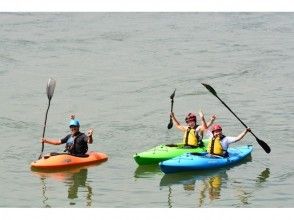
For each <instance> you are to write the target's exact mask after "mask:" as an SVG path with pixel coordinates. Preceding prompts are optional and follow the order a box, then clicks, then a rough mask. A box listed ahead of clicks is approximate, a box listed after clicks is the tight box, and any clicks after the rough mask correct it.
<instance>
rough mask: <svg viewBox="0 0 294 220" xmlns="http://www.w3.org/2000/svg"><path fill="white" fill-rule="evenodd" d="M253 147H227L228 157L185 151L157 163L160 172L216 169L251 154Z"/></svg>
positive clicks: (232, 163) (234, 162)
mask: <svg viewBox="0 0 294 220" xmlns="http://www.w3.org/2000/svg"><path fill="white" fill-rule="evenodd" d="M252 150H253V147H252V146H251V145H246V146H240V147H237V148H233V147H229V148H228V153H229V157H227V158H224V157H212V156H211V155H210V154H206V153H200V154H197V153H196V154H193V153H186V154H183V155H181V156H178V157H174V158H172V159H170V160H166V161H163V162H160V163H159V166H160V169H161V171H162V172H164V173H166V174H169V173H176V172H184V171H193V170H207V169H216V168H220V167H225V166H230V165H234V164H236V163H238V162H240V161H242V160H243V159H245V158H246V157H247V156H249V155H250V154H251V152H252Z"/></svg>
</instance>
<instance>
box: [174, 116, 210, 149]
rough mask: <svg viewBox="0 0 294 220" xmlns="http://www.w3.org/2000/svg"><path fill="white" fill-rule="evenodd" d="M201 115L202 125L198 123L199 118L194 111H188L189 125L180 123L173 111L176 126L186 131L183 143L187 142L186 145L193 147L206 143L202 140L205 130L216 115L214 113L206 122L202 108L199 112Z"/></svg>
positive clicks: (186, 118) (187, 120) (186, 119)
mask: <svg viewBox="0 0 294 220" xmlns="http://www.w3.org/2000/svg"><path fill="white" fill-rule="evenodd" d="M199 116H200V119H201V125H198V124H197V118H196V115H195V114H194V113H188V114H187V115H186V117H185V121H186V123H187V126H184V125H181V124H180V123H179V121H178V120H177V118H176V117H175V114H174V113H173V112H172V113H171V118H172V120H173V123H174V124H175V126H176V128H177V129H178V130H180V131H183V132H184V137H183V143H184V144H185V146H189V147H192V148H195V147H203V146H204V144H203V142H202V139H203V134H204V131H206V130H207V129H208V128H209V127H210V126H211V125H212V123H213V122H214V120H215V119H216V116H215V115H213V116H212V117H211V120H210V121H209V122H208V123H206V121H205V118H204V114H203V112H202V111H201V110H200V112H199Z"/></svg>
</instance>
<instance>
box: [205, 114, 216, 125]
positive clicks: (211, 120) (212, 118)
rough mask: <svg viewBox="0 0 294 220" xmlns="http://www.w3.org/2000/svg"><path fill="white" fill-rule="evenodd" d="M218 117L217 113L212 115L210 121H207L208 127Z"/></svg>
mask: <svg viewBox="0 0 294 220" xmlns="http://www.w3.org/2000/svg"><path fill="white" fill-rule="evenodd" d="M215 119H216V115H213V116H211V118H210V120H209V122H208V123H207V128H209V127H210V126H211V125H212V124H213V122H214V121H215Z"/></svg>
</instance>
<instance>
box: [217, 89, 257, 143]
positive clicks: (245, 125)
mask: <svg viewBox="0 0 294 220" xmlns="http://www.w3.org/2000/svg"><path fill="white" fill-rule="evenodd" d="M214 95H215V97H216V98H218V100H220V102H221V103H222V104H223V105H224V106H226V108H227V109H228V110H229V111H230V112H231V113H232V114H233V115H234V116H235V117H236V118H237V119H238V120H239V121H240V122H241V124H242V125H243V126H244V127H245V128H248V126H247V125H246V124H245V123H244V122H243V121H242V120H241V119H240V118H239V117H238V116H237V115H236V114H235V113H234V112H233V111H232V109H230V107H229V106H227V104H226V103H224V101H223V100H221V98H220V97H218V96H217V95H216V94H214ZM250 133H251V134H252V135H253V136H254V137H255V138H256V139H258V138H257V137H256V136H255V134H254V133H253V132H252V131H250Z"/></svg>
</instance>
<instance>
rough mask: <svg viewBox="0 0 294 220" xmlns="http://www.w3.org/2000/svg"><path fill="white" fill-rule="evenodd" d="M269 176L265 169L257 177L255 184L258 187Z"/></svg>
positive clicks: (267, 169)
mask: <svg viewBox="0 0 294 220" xmlns="http://www.w3.org/2000/svg"><path fill="white" fill-rule="evenodd" d="M269 175H270V169H269V168H266V169H265V170H264V171H262V172H261V173H260V175H259V176H258V177H257V180H256V183H257V184H259V185H260V184H261V183H263V182H265V181H266V179H267V178H269Z"/></svg>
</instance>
